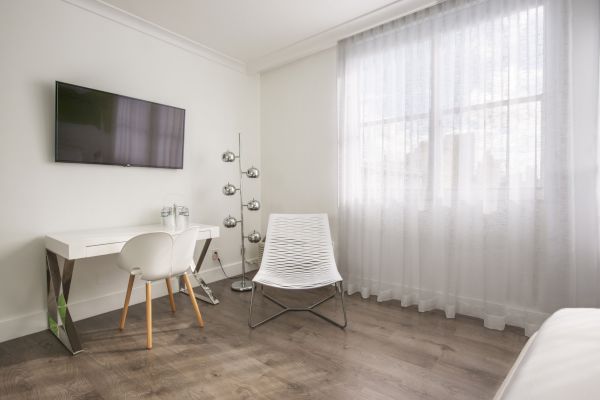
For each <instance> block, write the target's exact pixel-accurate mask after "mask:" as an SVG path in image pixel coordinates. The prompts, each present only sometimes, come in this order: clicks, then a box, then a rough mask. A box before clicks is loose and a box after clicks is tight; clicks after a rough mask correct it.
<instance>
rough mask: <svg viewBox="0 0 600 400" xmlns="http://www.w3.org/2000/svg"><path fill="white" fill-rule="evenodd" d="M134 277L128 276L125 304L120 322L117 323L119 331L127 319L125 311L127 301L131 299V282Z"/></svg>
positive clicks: (123, 327) (127, 304) (127, 306)
mask: <svg viewBox="0 0 600 400" xmlns="http://www.w3.org/2000/svg"><path fill="white" fill-rule="evenodd" d="M134 280H135V275H129V283H127V294H126V295H125V304H123V311H121V321H120V322H119V329H120V330H123V329H125V320H126V319H127V310H128V309H129V300H130V299H131V289H132V288H133V281H134Z"/></svg>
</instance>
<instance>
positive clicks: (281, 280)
mask: <svg viewBox="0 0 600 400" xmlns="http://www.w3.org/2000/svg"><path fill="white" fill-rule="evenodd" d="M252 281H253V282H256V283H260V284H263V285H266V286H271V287H276V288H282V289H314V288H319V287H323V286H327V285H332V284H334V283H336V282H341V281H342V277H341V275H340V273H339V272H338V269H337V266H336V264H335V259H334V257H333V246H332V245H331V236H330V232H329V222H328V220H327V215H326V214H272V215H271V216H270V218H269V227H268V231H267V243H266V245H265V253H264V255H263V259H262V263H261V265H260V269H259V270H258V273H257V274H256V275H255V276H254V279H253V280H252Z"/></svg>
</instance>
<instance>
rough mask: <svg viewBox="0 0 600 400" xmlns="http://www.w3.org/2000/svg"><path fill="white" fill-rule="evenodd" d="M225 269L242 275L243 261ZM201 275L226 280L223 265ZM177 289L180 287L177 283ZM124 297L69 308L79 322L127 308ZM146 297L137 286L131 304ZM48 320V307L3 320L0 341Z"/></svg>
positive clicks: (156, 290) (159, 289)
mask: <svg viewBox="0 0 600 400" xmlns="http://www.w3.org/2000/svg"><path fill="white" fill-rule="evenodd" d="M255 261H256V260H249V262H248V264H247V268H246V270H247V271H254V270H256V269H257V268H258V266H257V265H256V263H255ZM223 269H224V270H225V272H226V273H227V275H228V276H235V275H239V274H241V273H242V263H241V262H236V263H231V264H227V265H224V266H223ZM200 275H201V276H202V278H204V280H205V281H206V282H207V283H211V282H216V281H219V280H222V279H225V276H223V272H222V271H221V268H220V267H218V266H214V267H210V268H202V270H201V273H200ZM191 282H192V284H193V285H194V286H197V282H195V280H194V279H191ZM75 284H76V283H75ZM173 290H178V286H177V284H175V285H173ZM152 292H153V293H152V298H157V297H162V296H166V295H167V289H166V287H165V285H158V284H157V285H153V288H152ZM124 299H125V290H122V291H117V292H112V293H107V294H105V295H102V296H99V297H95V298H91V299H85V300H80V301H75V302H71V303H69V311H70V312H71V316H72V317H73V320H74V321H78V320H81V319H85V318H89V317H92V316H94V315H99V314H103V313H106V312H109V311H114V310H118V309H120V308H122V307H123V300H124ZM145 300H146V292H145V288H144V285H136V286H134V288H133V290H132V292H131V300H130V304H131V305H133V304H137V303H141V302H143V301H145ZM47 321H48V320H47V315H46V310H42V311H38V312H34V313H30V314H26V315H22V316H19V317H16V318H11V319H5V320H2V321H0V343H1V342H4V341H7V340H11V339H15V338H18V337H21V336H25V335H29V334H31V333H36V332H40V331H43V330H45V329H48V322H47Z"/></svg>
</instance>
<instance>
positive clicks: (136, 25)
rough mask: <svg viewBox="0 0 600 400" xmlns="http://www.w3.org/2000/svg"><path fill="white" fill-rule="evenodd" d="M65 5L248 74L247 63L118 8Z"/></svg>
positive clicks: (74, 1) (95, 3) (78, 2)
mask: <svg viewBox="0 0 600 400" xmlns="http://www.w3.org/2000/svg"><path fill="white" fill-rule="evenodd" d="M63 1H64V2H65V3H68V4H71V5H73V6H75V7H78V8H81V9H83V10H86V11H89V12H91V13H93V14H96V15H98V16H100V17H103V18H107V19H109V20H111V21H114V22H116V23H118V24H121V25H123V26H126V27H128V28H131V29H133V30H136V31H138V32H140V33H143V34H146V35H148V36H151V37H153V38H155V39H158V40H161V41H163V42H165V43H168V44H170V45H172V46H175V47H178V48H180V49H182V50H185V51H188V52H190V53H193V54H195V55H197V56H200V57H203V58H205V59H207V60H209V61H212V62H215V63H217V64H220V65H223V66H225V67H228V68H231V69H234V70H236V71H239V72H246V69H247V68H246V63H244V62H243V61H240V60H238V59H236V58H233V57H230V56H228V55H226V54H223V53H221V52H219V51H217V50H214V49H212V48H210V47H208V46H205V45H203V44H202V43H198V42H196V41H194V40H191V39H189V38H187V37H185V36H182V35H180V34H178V33H175V32H172V31H170V30H168V29H165V28H163V27H162V26H160V25H157V24H155V23H153V22H150V21H148V20H145V19H144V18H141V17H138V16H136V15H133V14H131V13H129V12H127V11H124V10H122V9H120V8H117V7H115V6H113V5H111V4H108V3H105V2H104V1H102V0H63Z"/></svg>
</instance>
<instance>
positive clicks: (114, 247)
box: [85, 242, 125, 257]
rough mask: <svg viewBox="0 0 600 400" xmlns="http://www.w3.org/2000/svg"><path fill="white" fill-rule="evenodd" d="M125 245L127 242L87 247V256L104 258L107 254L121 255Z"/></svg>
mask: <svg viewBox="0 0 600 400" xmlns="http://www.w3.org/2000/svg"><path fill="white" fill-rule="evenodd" d="M124 245H125V242H117V243H106V244H100V245H96V246H87V247H86V248H85V256H86V257H96V256H103V255H106V254H115V253H120V252H121V249H122V248H123V246H124Z"/></svg>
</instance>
